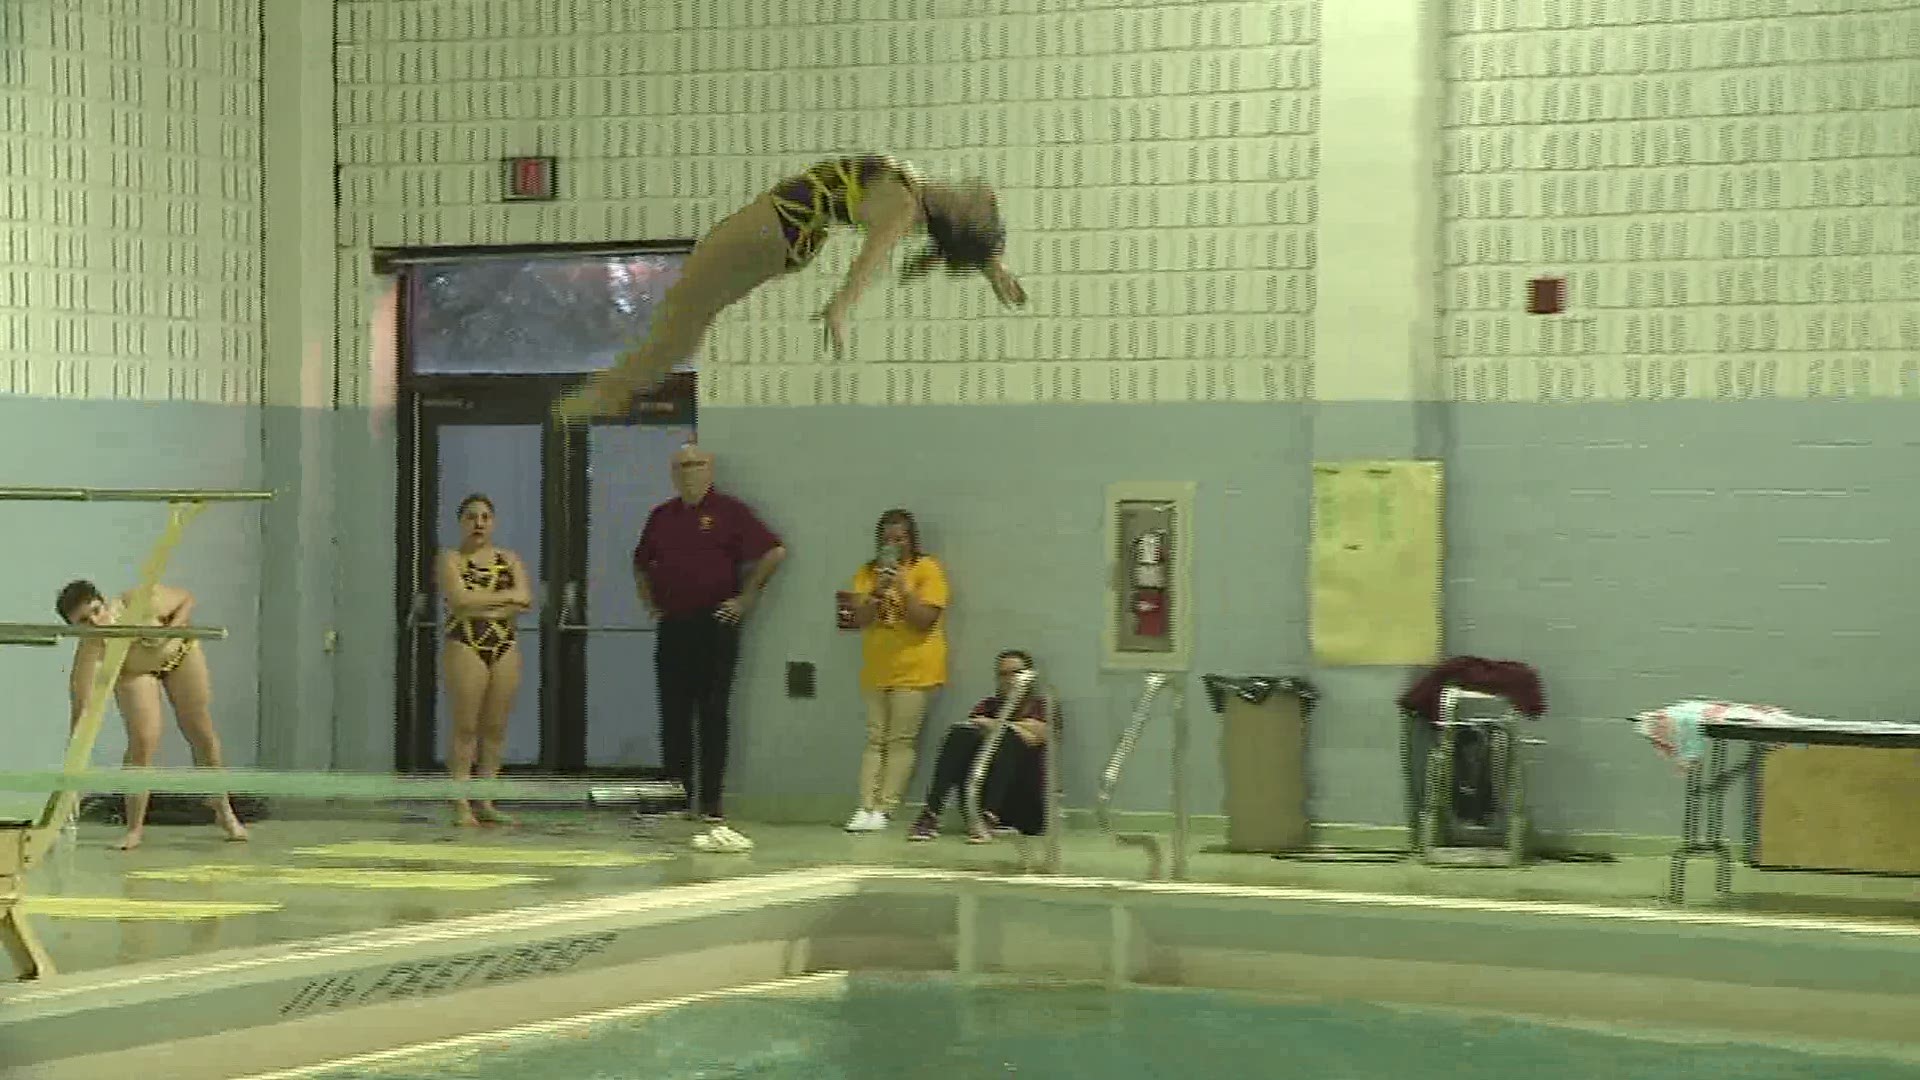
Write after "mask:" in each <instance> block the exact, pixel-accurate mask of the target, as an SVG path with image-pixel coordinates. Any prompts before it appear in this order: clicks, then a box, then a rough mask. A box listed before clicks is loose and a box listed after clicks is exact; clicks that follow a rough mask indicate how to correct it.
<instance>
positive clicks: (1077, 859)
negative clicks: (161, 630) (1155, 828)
mask: <svg viewBox="0 0 1920 1080" xmlns="http://www.w3.org/2000/svg"><path fill="white" fill-rule="evenodd" d="M520 819H521V824H520V825H519V826H517V827H514V828H510V829H478V830H472V829H470V830H459V829H454V828H452V827H449V826H446V825H442V824H439V823H436V822H433V821H420V820H406V819H405V818H404V817H402V816H399V815H395V816H394V817H393V818H391V819H387V820H366V819H356V820H340V821H324V820H297V819H296V820H273V819H269V820H266V821H263V822H260V823H259V824H258V825H256V826H255V827H254V828H253V839H252V840H251V841H250V842H248V843H246V844H232V843H227V842H225V841H223V840H222V839H220V838H219V836H218V835H217V834H216V833H215V832H214V831H213V830H212V829H211V828H197V827H196V828H190V827H178V826H156V827H153V828H151V829H149V831H148V835H147V840H146V843H145V844H144V845H143V846H142V847H141V848H140V849H138V850H136V851H133V852H120V851H115V850H112V848H111V844H112V843H113V842H114V841H115V840H117V839H118V837H119V830H117V829H115V828H112V827H109V826H103V825H83V826H82V827H81V833H80V845H79V847H78V849H77V850H75V851H72V852H70V853H67V854H65V855H59V856H56V857H55V858H54V860H53V861H51V862H50V863H49V864H48V865H47V866H45V867H43V868H42V869H40V870H38V871H36V872H35V873H34V874H33V875H31V876H30V877H29V879H28V887H29V897H30V899H29V901H28V909H27V910H28V912H29V914H30V916H31V917H32V918H33V919H34V921H35V925H36V926H37V927H38V929H39V930H40V932H41V934H42V936H43V937H44V938H45V940H46V943H47V947H48V949H49V951H50V952H51V953H52V955H53V958H54V962H55V964H56V965H57V966H58V968H59V971H60V973H61V974H62V975H65V974H75V973H81V972H97V971H101V970H104V969H110V968H113V967H116V966H121V965H127V964H138V963H148V962H152V961H156V960H166V959H176V958H184V957H190V956H194V955H198V954H205V953H212V952H218V951H223V950H228V949H237V948H251V947H258V946H265V945H280V944H289V943H295V942H301V941H311V940H314V939H317V938H322V937H329V936H333V935H337V934H343V933H352V932H358V931H367V930H377V929H382V928H387V927H394V926H408V925H418V924H422V923H427V922H434V921H439V920H445V919H452V918H458V917H461V916H467V915H478V914H486V913H492V912H500V911H507V910H514V909H519V908H525V907H531V906H537V905H540V904H547V903H559V902H564V901H569V900H579V899H584V898H589V897H595V896H605V895H612V894H621V893H629V892H633V891H635V890H643V889H649V888H659V887H664V886H670V885H684V884H693V883H699V882H710V881H720V880H725V879H728V878H737V877H745V876H750V875H756V874H765V873H770V872H775V871H785V870H794V869H800V868H807V867H818V866H850V865H851V866H900V867H911V868H926V869H940V870H960V871H980V872H985V873H997V874H1007V873H1017V872H1019V870H1020V860H1019V856H1018V854H1017V852H1016V850H1015V847H1014V844H1013V843H1012V842H1011V841H1007V840H1002V841H997V842H995V843H993V844H990V845H981V846H974V845H969V844H967V843H965V842H964V841H963V840H962V839H961V838H960V837H958V836H955V835H951V834H949V835H945V836H942V837H941V838H940V839H939V840H937V841H934V842H931V843H918V844H916V843H908V842H907V841H906V840H905V838H904V831H903V829H902V828H901V827H899V826H897V825H896V826H895V827H894V828H893V829H892V830H890V831H888V832H886V833H881V834H871V835H849V834H847V833H845V832H843V831H841V830H839V829H837V828H834V827H832V826H826V825H765V824H756V823H752V822H735V823H734V825H735V827H736V828H738V829H739V830H741V831H742V832H744V833H746V834H747V835H748V836H750V837H752V838H753V840H754V842H755V848H754V850H753V851H752V852H751V853H748V854H744V855H722V854H711V855H710V854H702V853H699V852H696V851H693V850H692V849H691V848H690V847H689V846H688V845H687V844H686V843H685V838H686V837H687V836H688V835H690V834H691V832H692V830H693V826H692V825H690V824H687V823H682V822H679V821H675V820H668V821H665V822H659V823H655V824H652V825H649V826H642V825H641V824H640V823H637V822H635V821H633V820H632V819H631V818H630V817H628V816H627V815H625V814H623V813H620V812H616V811H606V812H601V813H595V814H585V813H578V812H549V813H544V814H543V813H537V812H536V813H527V814H523V815H520ZM1215 844H1217V838H1216V837H1210V836H1207V835H1205V834H1200V835H1197V836H1196V838H1195V848H1196V850H1195V853H1194V855H1193V856H1192V862H1191V865H1190V867H1189V880H1190V881H1193V882H1211V883H1218V884H1224V885H1277V886H1293V887H1302V888H1318V889H1332V890H1347V891H1353V892H1367V893H1388V894H1397V895H1409V896H1443V897H1467V898H1480V899H1488V900H1549V901H1563V902H1569V903H1578V904H1603V905H1609V906H1620V907H1647V908H1650V909H1655V910H1671V909H1670V908H1668V907H1667V905H1665V904H1663V903H1662V902H1661V901H1660V900H1659V897H1660V896H1661V894H1662V893H1663V892H1664V891H1665V888H1666V882H1667V869H1668V862H1667V860H1666V859H1665V858H1661V857H1651V856H1624V857H1621V858H1619V859H1617V860H1615V861H1612V862H1586V863H1556V862H1540V863H1535V864H1533V865H1530V866H1527V867H1523V868H1494V867H1488V868H1480V867H1473V868H1466V867H1432V866H1423V865H1420V864H1417V863H1414V862H1410V861H1407V860H1404V859H1401V860H1394V861H1384V860H1381V861H1370V860H1344V861H1340V860H1333V861H1313V860H1300V859H1275V858H1272V857H1270V856H1265V855H1247V854H1230V853H1226V852H1221V851H1210V850H1208V848H1209V847H1210V846H1212V845H1215ZM1145 872H1146V871H1145V860H1144V859H1143V858H1142V856H1141V854H1140V853H1139V852H1138V851H1137V850H1131V849H1122V848H1119V847H1118V846H1117V845H1115V844H1114V843H1113V841H1112V840H1111V839H1108V838H1106V837H1104V836H1102V835H1100V834H1098V833H1096V832H1092V831H1080V830H1071V829H1070V830H1068V831H1067V832H1066V833H1065V835H1064V837H1063V841H1062V860H1061V873H1062V874H1064V875H1068V876H1072V877H1076V878H1111V879H1117V880H1122V881H1130V880H1140V879H1142V878H1143V877H1144V876H1145ZM1692 881H1693V885H1692V887H1691V888H1690V890H1689V894H1688V895H1689V903H1688V907H1689V908H1690V909H1691V908H1702V909H1712V910H1734V911H1747V912H1763V913H1773V914H1790V915H1804V916H1813V917H1832V918H1841V919H1852V918H1867V919H1890V920H1895V921H1898V922H1904V923H1910V924H1913V925H1920V881H1915V880H1913V879H1901V878H1882V877H1872V876H1865V875H1836V874H1814V873H1785V872H1768V871H1758V870H1753V869H1749V868H1745V867H1740V868H1737V870H1736V872H1735V875H1734V897H1733V899H1732V901H1731V903H1730V904H1726V905H1722V904H1718V903H1715V902H1714V901H1713V898H1712V897H1713V890H1712V885H1711V881H1712V870H1711V862H1710V861H1708V860H1702V861H1698V862H1696V863H1695V864H1694V865H1693V870H1692Z"/></svg>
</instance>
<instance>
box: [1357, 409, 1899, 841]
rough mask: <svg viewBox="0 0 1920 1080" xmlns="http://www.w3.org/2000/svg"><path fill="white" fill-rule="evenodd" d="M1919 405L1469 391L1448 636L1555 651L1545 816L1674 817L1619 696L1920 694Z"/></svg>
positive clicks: (1855, 712)
mask: <svg viewBox="0 0 1920 1080" xmlns="http://www.w3.org/2000/svg"><path fill="white" fill-rule="evenodd" d="M1916 419H1920V412H1916V411H1915V409H1914V407H1913V406H1912V405H1910V404H1905V403H1902V402H1897V401H1879V402H1861V403H1851V402H1788V401H1753V402H1741V403H1737V404H1733V403H1716V402H1671V403H1664V404H1611V403H1609V404H1593V405H1558V406H1556V405H1479V404H1463V405H1458V406H1455V407H1454V408H1453V409H1452V427H1453V449H1452V452H1451V454H1450V460H1449V472H1450V477H1449V492H1448V494H1449V499H1448V510H1447V529H1448V534H1449V538H1450V541H1449V545H1448V569H1447V595H1448V607H1449V614H1450V618H1449V627H1448V638H1449V648H1450V650H1451V651H1452V652H1456V653H1473V654H1479V655H1486V656H1498V657H1514V658H1522V659H1527V660H1529V661H1531V662H1533V663H1534V664H1536V665H1537V666H1539V668H1540V669H1541V671H1542V673H1543V674H1544V676H1545V678H1546V682H1547V692H1548V705H1549V709H1550V712H1549V716H1548V718H1547V720H1546V721H1545V722H1544V723H1543V724H1542V725H1541V731H1540V734H1541V735H1542V736H1543V737H1545V738H1547V739H1548V740H1550V743H1549V745H1548V746H1546V747H1544V748H1540V751H1539V772H1538V773H1537V777H1536V779H1535V780H1534V782H1533V785H1532V791H1533V799H1534V804H1535V806H1536V808H1537V812H1538V815H1539V818H1540V820H1541V823H1542V825H1543V826H1544V827H1548V828H1559V829H1578V830H1581V831H1617V832H1629V833H1672V832H1677V831H1678V829H1679V825H1680V819H1679V814H1680V787H1679V781H1678V779H1677V778H1676V777H1675V775H1674V774H1673V773H1672V771H1671V770H1670V769H1668V768H1667V767H1666V766H1665V765H1664V764H1663V763H1662V762H1660V761H1659V759H1658V758H1657V757H1656V756H1655V755H1654V753H1653V751H1652V750H1651V748H1650V747H1649V746H1648V745H1647V744H1646V743H1645V742H1644V741H1643V740H1641V739H1640V738H1639V737H1638V736H1635V735H1633V734H1632V733H1631V729H1630V726H1629V725H1628V724H1626V723H1625V722H1624V721H1623V720H1622V719H1620V718H1621V717H1625V716H1629V715H1631V714H1632V713H1634V712H1637V711H1639V710H1641V709H1645V708H1649V707H1652V706H1656V705H1660V704H1663V703H1665V702H1667V701H1671V700H1673V699H1675V698H1679V697H1686V696H1711V697H1725V698H1730V699H1733V700H1741V701H1759V702H1768V703H1771V704H1775V705H1779V706H1781V707H1783V708H1788V709H1793V710H1795V711H1799V712H1804V713H1807V714H1810V715H1815V716H1847V717H1859V718H1865V717H1880V718H1894V717H1909V716H1911V715H1912V714H1913V712H1914V709H1913V706H1912V704H1911V699H1912V697H1913V696H1914V694H1915V692H1916V689H1920V687H1916V684H1915V680H1914V678H1913V675H1912V672H1913V670H1914V667H1913V659H1912V656H1913V649H1914V633H1913V625H1914V612H1915V611H1916V610H1920V573H1916V572H1915V571H1914V570H1913V567H1912V553H1911V549H1912V540H1913V538H1914V536H1915V533H1916V530H1920V504H1917V503H1916V502H1915V500H1914V497H1913V490H1914V485H1915V482H1916V480H1917V479H1920V435H1916V434H1915V426H1914V424H1915V420H1916ZM1334 779H1337V778H1334Z"/></svg>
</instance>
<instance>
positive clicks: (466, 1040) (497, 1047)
mask: <svg viewBox="0 0 1920 1080" xmlns="http://www.w3.org/2000/svg"><path fill="white" fill-rule="evenodd" d="M846 980H847V972H844V971H818V972H813V973H810V974H807V975H795V976H792V977H789V978H785V979H774V980H772V981H771V982H763V983H753V984H751V985H748V986H735V987H730V988H728V989H725V990H707V991H704V992H702V993H698V994H687V995H685V996H683V997H673V998H662V999H661V1000H659V1001H643V1002H639V1003H637V1004H633V1005H621V1006H618V1007H616V1008H612V1009H600V1010H597V1011H595V1012H587V1013H581V1014H579V1015H577V1016H567V1017H562V1018H560V1019H558V1020H543V1021H540V1022H539V1023H533V1024H521V1025H519V1026H517V1027H510V1028H504V1029H501V1030H498V1031H483V1032H476V1033H474V1034H472V1035H458V1036H455V1037H453V1038H450V1039H439V1040H436V1041H434V1042H426V1043H415V1044H414V1045H412V1046H401V1047H395V1048H394V1049H392V1050H380V1051H376V1052H374V1053H371V1054H359V1055H356V1056H354V1057H347V1058H336V1059H335V1060H333V1061H325V1062H321V1063H319V1064H317V1065H302V1066H299V1067H298V1068H293V1069H282V1070H280V1071H278V1072H269V1073H256V1074H254V1075H252V1076H245V1077H241V1078H239V1080H328V1078H330V1077H331V1078H333V1080H347V1078H346V1077H344V1076H339V1075H338V1074H340V1073H342V1072H344V1071H346V1070H349V1069H369V1068H376V1067H379V1066H382V1065H401V1064H422V1062H420V1061H419V1059H421V1058H424V1057H433V1058H437V1059H439V1060H436V1061H434V1062H432V1064H436V1065H447V1064H452V1063H453V1062H454V1061H455V1060H457V1059H458V1058H460V1057H464V1056H467V1055H471V1054H474V1053H478V1052H480V1051H482V1050H493V1051H501V1050H511V1049H513V1044H514V1043H517V1042H526V1041H528V1040H532V1039H550V1038H556V1037H560V1036H566V1035H580V1034H584V1033H585V1031H586V1029H588V1028H592V1027H596V1026H598V1025H601V1024H607V1023H612V1022H615V1021H620V1020H633V1019H637V1018H639V1017H642V1016H650V1015H653V1014H656V1013H663V1012H667V1011H670V1010H672V1009H678V1008H682V1007H684V1006H687V1005H698V1004H700V1003H702V1002H708V1001H723V1000H725V999H727V998H736V997H754V996H758V995H764V994H779V993H783V992H789V991H793V990H819V989H828V988H831V987H838V986H844V985H845V983H846ZM367 1080H372V1078H367Z"/></svg>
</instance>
